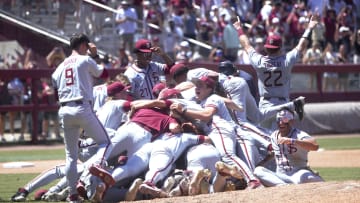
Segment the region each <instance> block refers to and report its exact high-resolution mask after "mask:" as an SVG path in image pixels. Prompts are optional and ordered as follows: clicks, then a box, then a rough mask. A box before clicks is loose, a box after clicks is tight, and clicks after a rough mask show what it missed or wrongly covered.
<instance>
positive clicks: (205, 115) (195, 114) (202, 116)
mask: <svg viewBox="0 0 360 203" xmlns="http://www.w3.org/2000/svg"><path fill="white" fill-rule="evenodd" d="M170 110H174V111H177V112H179V113H180V114H181V115H184V116H185V117H187V118H191V119H199V120H201V121H205V122H209V121H210V120H211V119H212V116H213V115H214V114H215V113H216V111H217V109H216V108H215V107H210V106H209V107H205V108H203V110H192V109H187V107H186V106H184V105H182V104H180V103H173V104H171V105H170Z"/></svg>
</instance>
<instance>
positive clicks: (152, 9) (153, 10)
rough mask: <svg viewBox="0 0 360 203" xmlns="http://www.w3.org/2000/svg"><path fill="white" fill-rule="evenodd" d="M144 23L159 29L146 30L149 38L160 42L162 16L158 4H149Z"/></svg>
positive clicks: (150, 28) (162, 23)
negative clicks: (158, 39)
mask: <svg viewBox="0 0 360 203" xmlns="http://www.w3.org/2000/svg"><path fill="white" fill-rule="evenodd" d="M145 20H146V23H151V24H154V25H155V26H158V27H159V28H154V27H150V26H149V28H148V34H149V35H150V38H153V37H156V36H157V37H159V38H160V40H163V39H162V36H161V35H162V30H163V25H164V16H163V13H162V12H161V8H160V5H159V3H158V2H157V3H154V2H153V3H151V4H150V5H149V10H148V12H147V16H146V17H145Z"/></svg>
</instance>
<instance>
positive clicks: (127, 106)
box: [123, 101, 131, 112]
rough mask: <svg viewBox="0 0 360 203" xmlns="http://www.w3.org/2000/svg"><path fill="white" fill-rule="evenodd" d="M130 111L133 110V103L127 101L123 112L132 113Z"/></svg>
mask: <svg viewBox="0 0 360 203" xmlns="http://www.w3.org/2000/svg"><path fill="white" fill-rule="evenodd" d="M130 109H131V101H126V102H124V105H123V110H124V111H125V112H128V111H130Z"/></svg>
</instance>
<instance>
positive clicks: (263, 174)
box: [254, 166, 288, 187]
mask: <svg viewBox="0 0 360 203" xmlns="http://www.w3.org/2000/svg"><path fill="white" fill-rule="evenodd" d="M254 174H255V176H256V177H258V178H259V179H260V181H261V183H262V184H263V185H265V186H267V187H273V186H278V185H285V184H287V183H288V181H285V180H284V179H283V178H282V177H279V176H278V174H277V173H275V172H273V171H271V170H269V169H267V168H265V167H262V166H258V167H256V168H255V170H254Z"/></svg>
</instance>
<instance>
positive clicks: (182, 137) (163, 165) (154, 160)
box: [139, 133, 211, 197]
mask: <svg viewBox="0 0 360 203" xmlns="http://www.w3.org/2000/svg"><path fill="white" fill-rule="evenodd" d="M203 142H207V143H209V142H211V140H210V138H208V137H205V136H203V135H194V134H190V133H178V134H170V133H167V134H164V135H163V137H162V139H161V140H160V141H159V142H157V143H156V145H155V146H154V148H153V150H152V151H151V155H150V160H149V171H148V172H147V173H146V175H145V181H144V183H143V184H142V185H141V186H140V188H139V191H140V192H141V193H143V194H150V195H152V196H153V197H167V196H168V195H167V194H166V193H164V192H162V191H161V190H160V189H159V188H157V187H156V186H155V185H156V184H157V183H158V182H159V181H161V180H163V179H164V178H165V177H166V176H167V175H168V174H169V173H170V171H171V170H172V169H173V167H174V163H175V161H176V160H177V159H178V158H179V157H180V155H181V154H182V153H183V152H184V151H185V150H186V148H188V147H189V146H191V145H195V144H201V143H203Z"/></svg>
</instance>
